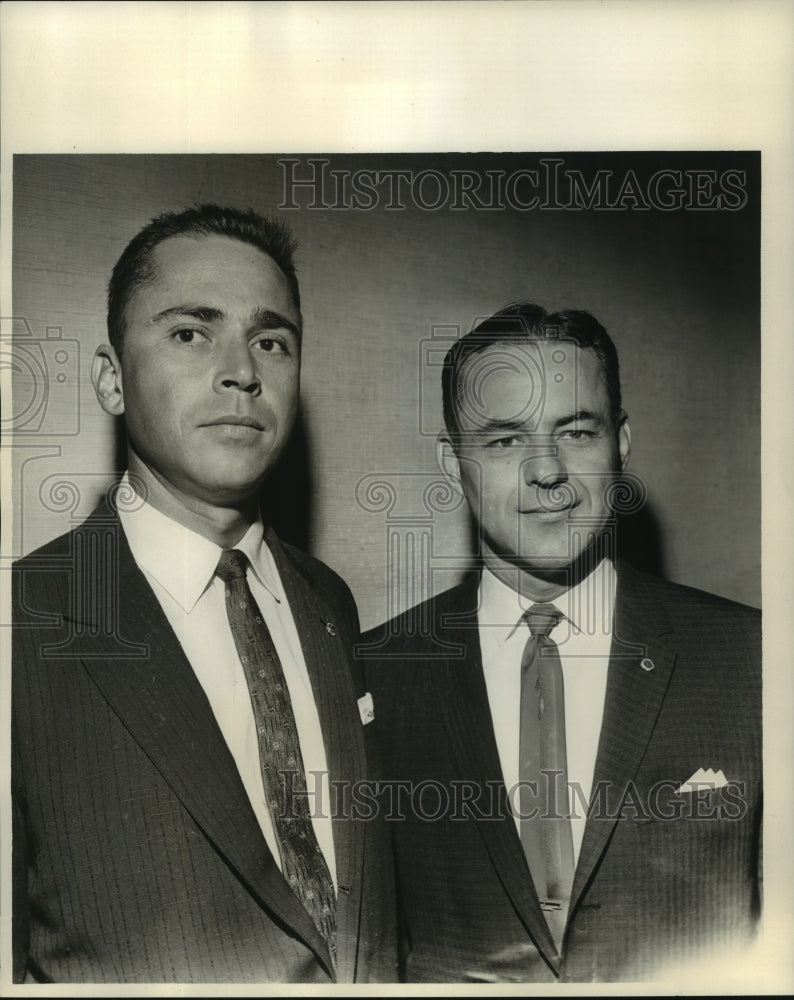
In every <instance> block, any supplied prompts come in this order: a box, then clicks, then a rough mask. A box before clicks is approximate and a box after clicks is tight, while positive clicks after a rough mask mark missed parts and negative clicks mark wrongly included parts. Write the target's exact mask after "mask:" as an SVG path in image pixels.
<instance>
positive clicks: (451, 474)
mask: <svg viewBox="0 0 794 1000" xmlns="http://www.w3.org/2000/svg"><path fill="white" fill-rule="evenodd" d="M436 461H437V462H438V467H439V469H441V471H442V472H443V473H444V475H445V476H446V478H447V480H448V481H449V482H450V483H451V484H452V486H453V488H454V489H455V491H456V492H457V493H460V495H461V496H463V486H462V484H461V479H460V462H459V460H458V456H457V455H456V454H455V449H454V448H453V447H452V442H451V441H450V440H449V438H448V437H447V436H446V434H444V433H443V432H442V433H441V434H439V435H438V439H437V440H436Z"/></svg>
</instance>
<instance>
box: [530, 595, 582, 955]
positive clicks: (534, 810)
mask: <svg viewBox="0 0 794 1000" xmlns="http://www.w3.org/2000/svg"><path fill="white" fill-rule="evenodd" d="M562 617H563V616H562V614H561V612H560V611H559V610H558V609H557V608H556V607H555V606H554V605H553V604H534V605H533V606H532V607H531V608H530V609H529V610H528V611H527V612H525V614H524V616H523V618H524V621H525V622H526V624H527V626H528V627H529V631H530V633H531V634H530V637H529V638H528V639H527V643H526V646H525V648H524V656H523V659H522V661H521V725H520V746H519V781H520V786H519V787H520V790H521V792H520V806H521V819H520V829H521V844H522V846H523V848H524V853H525V855H526V858H527V863H528V865H529V871H530V874H531V876H532V881H533V882H534V883H535V888H536V890H537V893H538V897H539V899H540V905H541V908H542V909H543V912H544V915H545V917H546V922H547V923H548V925H549V930H550V931H551V934H552V937H553V938H554V941H555V944H556V946H557V950H558V951H560V949H561V947H562V939H563V934H564V932H565V922H566V919H567V916H568V905H569V903H570V898H571V888H572V886H573V876H574V860H573V839H572V836H571V822H570V818H569V807H568V784H567V782H568V764H567V753H566V747H565V693H564V686H563V676H562V665H561V664H560V656H559V653H558V652H557V644H556V643H555V642H553V641H552V640H551V639H549V633H550V632H551V630H552V629H553V628H554V626H555V625H556V624H557V622H558V621H559V620H560V619H561V618H562Z"/></svg>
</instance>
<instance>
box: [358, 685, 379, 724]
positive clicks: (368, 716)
mask: <svg viewBox="0 0 794 1000" xmlns="http://www.w3.org/2000/svg"><path fill="white" fill-rule="evenodd" d="M358 714H359V715H360V716H361V725H362V726H366V724H367V723H368V722H372V720H373V719H374V718H375V705H374V703H373V701H372V695H371V694H370V693H369V691H367V693H366V694H363V695H362V696H361V697H360V698H359V699H358Z"/></svg>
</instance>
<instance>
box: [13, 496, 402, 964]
mask: <svg viewBox="0 0 794 1000" xmlns="http://www.w3.org/2000/svg"><path fill="white" fill-rule="evenodd" d="M268 543H269V544H270V546H271V548H272V550H273V552H274V555H275V559H276V562H277V565H278V568H279V572H280V574H281V577H282V580H283V582H284V587H285V590H286V592H287V595H288V599H289V602H290V607H291V609H292V612H293V615H294V617H295V620H296V624H297V627H298V632H299V634H300V636H301V641H302V644H303V649H304V654H305V657H306V664H307V667H308V670H309V674H310V677H311V682H312V686H313V689H314V693H315V699H316V703H317V706H318V711H319V716H320V723H321V727H322V730H323V737H324V742H325V751H326V755H327V760H328V767H329V772H330V777H331V779H332V780H336V781H339V782H342V783H348V782H350V783H353V782H357V781H360V780H364V779H369V778H371V777H372V772H371V764H370V749H371V748H370V747H369V746H368V741H369V734H368V733H367V732H366V730H365V728H364V727H363V726H362V723H361V719H360V715H359V711H358V708H357V705H356V699H357V697H360V696H361V695H362V694H363V689H362V687H361V678H360V676H356V675H355V673H354V671H352V670H351V656H350V650H351V648H352V643H353V642H354V641H355V638H356V637H357V628H358V624H357V614H356V610H355V605H354V604H353V600H352V597H351V595H350V593H349V590H348V589H347V587H346V586H345V584H344V583H343V582H342V581H341V580H340V579H339V577H337V576H336V575H335V574H334V573H333V572H332V571H331V570H329V569H328V568H327V567H326V566H324V565H323V564H321V563H319V562H317V561H316V560H314V559H312V558H310V557H309V556H307V555H305V554H303V553H301V552H299V551H297V550H295V549H292V548H291V547H288V546H286V545H281V544H279V542H278V540H277V539H276V538H275V536H273V535H272V534H270V535H269V536H268ZM13 575H14V607H15V626H16V627H15V629H14V645H13V654H14V656H13V749H12V766H13V778H12V782H13V801H14V838H13V856H14V912H13V920H14V964H15V969H14V977H15V980H16V981H27V982H36V981H38V982H118V983H122V982H227V983H228V982H232V983H234V982H240V983H244V982H266V981H273V982H285V983H286V982H305V983H310V982H311V983H329V982H333V981H334V980H335V979H337V980H338V981H340V982H372V981H387V982H388V981H394V980H395V978H396V960H395V935H394V915H393V911H394V890H393V880H392V871H391V861H390V857H389V853H388V851H387V849H386V838H385V835H384V830H383V828H382V826H381V825H380V824H379V822H377V821H373V822H364V821H362V820H361V819H355V818H350V816H349V815H348V814H346V813H345V812H344V810H342V811H341V814H340V815H339V818H335V819H334V823H333V835H334V846H335V852H336V860H337V880H338V885H339V895H338V909H337V933H338V941H337V949H338V965H337V972H336V976H335V975H334V972H333V970H332V966H331V962H330V958H329V955H328V950H327V947H326V944H325V942H324V940H323V939H322V938H321V937H320V936H319V935H318V933H317V931H316V930H315V928H314V926H313V924H312V922H311V920H310V918H309V916H308V914H307V913H306V911H305V910H304V909H303V907H302V906H301V904H300V903H299V901H298V900H297V898H296V897H295V895H294V894H293V892H292V891H291V889H290V888H289V886H288V884H287V883H286V881H285V879H284V878H283V876H282V875H281V873H280V871H279V869H278V867H277V865H276V863H275V861H274V859H273V857H272V855H271V854H270V851H269V850H268V847H267V844H266V842H265V839H264V837H263V835H262V833H261V830H260V828H259V825H258V823H257V821H256V818H255V816H254V813H253V810H252V808H251V805H250V803H249V800H248V798H247V796H246V793H245V791H244V788H243V785H242V781H241V779H240V776H239V773H238V771H237V768H236V766H235V763H234V760H233V758H232V756H231V754H230V752H229V750H228V748H227V746H226V743H225V742H224V739H223V737H222V735H221V732H220V729H219V728H218V726H217V724H216V722H215V718H214V716H213V713H212V711H211V709H210V706H209V702H208V701H207V699H206V696H205V695H204V692H203V690H202V688H201V686H200V684H199V683H198V681H197V680H196V677H195V675H194V673H193V671H192V670H191V668H190V665H189V663H188V662H187V660H186V658H185V656H184V654H183V652H182V649H181V647H180V646H179V644H178V642H177V639H176V637H175V635H174V633H173V631H172V629H171V628H170V626H169V624H168V622H167V620H166V618H165V616H164V614H163V612H162V609H161V607H160V605H159V603H158V601H157V599H156V597H155V596H154V594H153V592H152V590H151V588H150V587H149V585H148V583H147V582H146V580H145V578H144V576H143V575H142V573H141V572H140V570H139V569H138V567H137V566H136V565H135V562H134V561H133V559H132V555H131V553H130V550H129V547H128V545H127V542H126V539H125V537H124V533H123V531H122V530H121V527H120V524H119V521H118V518H117V515H116V513H115V512H114V511H113V510H111V509H110V508H109V507H108V506H106V505H102V506H100V508H98V509H97V510H96V511H95V512H94V514H93V515H92V516H91V517H90V518H89V519H88V520H87V521H86V522H85V523H84V524H83V525H82V526H80V527H78V528H77V529H76V530H74V531H72V532H70V533H69V534H67V535H64V536H63V537H61V538H59V539H57V540H56V541H55V542H53V543H51V544H49V545H47V546H45V547H44V548H42V549H39V550H38V551H37V552H35V553H33V554H31V555H30V556H28V557H26V558H25V559H23V560H20V562H19V563H17V564H16V566H15V568H14V574H13ZM329 623H331V624H330V626H329Z"/></svg>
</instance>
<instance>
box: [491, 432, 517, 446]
mask: <svg viewBox="0 0 794 1000" xmlns="http://www.w3.org/2000/svg"><path fill="white" fill-rule="evenodd" d="M520 443H521V441H520V439H519V438H517V437H516V436H515V435H512V436H511V437H501V438H494V439H493V440H492V441H489V442H488V443H487V444H486V447H487V448H513V447H515V446H516V445H517V444H520Z"/></svg>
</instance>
